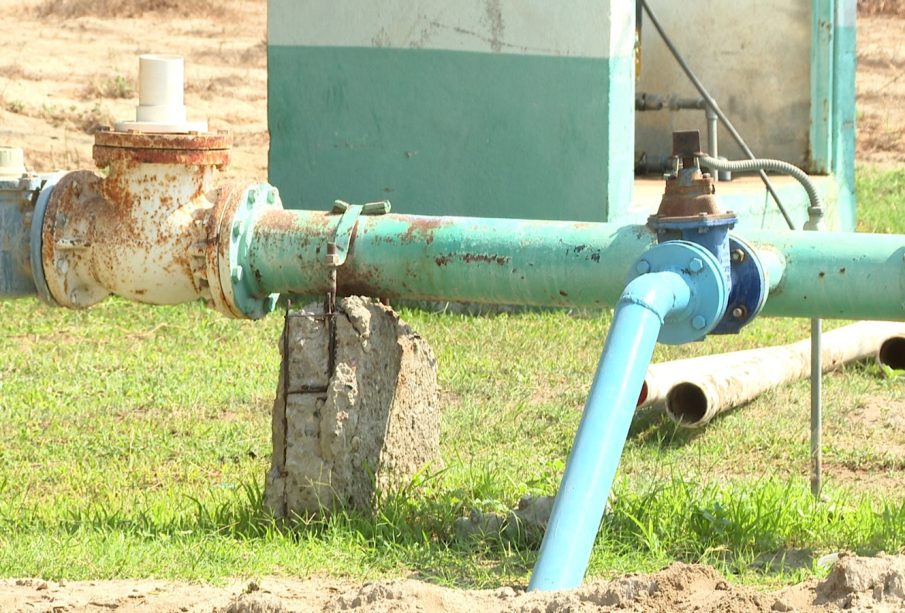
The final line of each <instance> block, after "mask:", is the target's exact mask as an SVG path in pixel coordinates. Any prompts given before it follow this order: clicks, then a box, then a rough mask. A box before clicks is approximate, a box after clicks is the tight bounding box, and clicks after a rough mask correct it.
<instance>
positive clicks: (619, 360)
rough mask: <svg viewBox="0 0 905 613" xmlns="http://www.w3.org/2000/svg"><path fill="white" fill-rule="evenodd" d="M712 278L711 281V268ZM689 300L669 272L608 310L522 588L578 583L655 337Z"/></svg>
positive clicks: (634, 287) (641, 281)
mask: <svg viewBox="0 0 905 613" xmlns="http://www.w3.org/2000/svg"><path fill="white" fill-rule="evenodd" d="M714 274H716V275H717V276H718V275H719V272H718V270H717V267H714ZM690 299H691V290H690V289H689V286H688V283H687V282H686V280H685V279H684V278H683V277H682V276H681V275H679V274H677V273H675V272H656V273H650V274H645V275H642V276H640V277H638V278H637V279H635V280H634V281H632V282H631V283H629V285H628V286H626V288H625V291H624V292H623V294H622V296H621V298H620V300H619V302H618V304H617V305H616V311H615V314H614V316H613V323H612V325H611V326H610V331H609V334H608V335H607V339H606V344H605V345H604V349H603V355H602V356H601V358H600V364H599V365H598V367H597V372H596V374H595V375H594V382H593V384H592V386H591V392H590V395H589V396H588V400H587V403H586V404H585V409H584V414H583V415H582V418H581V423H580V424H579V426H578V432H577V434H576V435H575V443H574V444H573V446H572V451H571V453H570V454H569V460H568V463H567V466H566V471H565V474H564V475H563V479H562V483H561V484H560V487H559V491H558V492H557V495H556V500H555V502H554V504H553V511H552V513H551V515H550V521H549V522H548V523H547V529H546V532H545V533H544V540H543V543H542V544H541V549H540V553H539V555H538V561H537V563H536V564H535V566H534V571H533V573H532V575H531V582H530V584H529V586H528V589H529V590H563V589H574V588H577V587H579V586H580V585H581V582H582V579H583V578H584V574H585V571H586V570H587V566H588V561H589V560H590V557H591V550H592V549H593V547H594V540H595V538H596V536H597V531H598V529H599V527H600V520H601V519H602V517H603V512H604V509H605V506H606V501H607V498H608V496H609V493H610V489H611V488H612V485H613V479H614V478H615V476H616V469H617V467H618V466H619V459H620V457H621V455H622V449H623V447H624V446H625V440H626V437H627V436H628V431H629V427H630V426H631V423H632V417H633V416H634V414H635V407H636V405H637V402H638V394H639V393H640V391H641V385H642V384H643V382H644V375H645V373H646V372H647V367H648V366H649V365H650V360H651V357H652V355H653V351H654V346H655V345H656V342H657V336H658V335H659V333H660V329H661V326H662V325H663V322H664V320H665V319H666V318H667V317H668V316H670V315H671V314H673V313H676V312H680V311H682V310H683V309H685V308H686V306H688V304H689V301H690Z"/></svg>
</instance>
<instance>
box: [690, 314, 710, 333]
mask: <svg viewBox="0 0 905 613" xmlns="http://www.w3.org/2000/svg"><path fill="white" fill-rule="evenodd" d="M691 327H692V328H694V329H695V330H703V329H704V328H705V327H707V319H706V318H705V317H704V316H703V315H695V316H694V318H693V319H692V320H691Z"/></svg>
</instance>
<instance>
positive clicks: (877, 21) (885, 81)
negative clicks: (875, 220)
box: [857, 0, 905, 168]
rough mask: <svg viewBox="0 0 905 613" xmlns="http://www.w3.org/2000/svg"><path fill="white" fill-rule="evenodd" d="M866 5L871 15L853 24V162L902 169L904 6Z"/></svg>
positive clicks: (904, 140) (904, 160)
mask: <svg viewBox="0 0 905 613" xmlns="http://www.w3.org/2000/svg"><path fill="white" fill-rule="evenodd" d="M859 4H860V3H859ZM870 4H873V5H875V6H874V10H872V11H871V13H872V14H871V15H870V16H864V15H860V16H859V18H858V73H857V95H858V103H857V131H858V151H857V160H858V163H859V164H868V165H872V166H880V167H884V168H890V167H895V166H899V167H900V166H902V165H903V164H905V104H902V101H903V100H905V35H903V34H905V0H903V1H899V2H888V3H883V2H873V3H870ZM881 5H882V6H881ZM893 5H894V6H893ZM896 7H897V8H896ZM859 8H860V7H859ZM881 8H882V9H883V10H882V11H881V10H880V9H881ZM893 9H895V10H893Z"/></svg>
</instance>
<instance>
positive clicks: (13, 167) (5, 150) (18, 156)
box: [0, 147, 25, 177]
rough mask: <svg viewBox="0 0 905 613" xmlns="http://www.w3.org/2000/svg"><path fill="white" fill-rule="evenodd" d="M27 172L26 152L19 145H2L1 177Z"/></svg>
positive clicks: (0, 158)
mask: <svg viewBox="0 0 905 613" xmlns="http://www.w3.org/2000/svg"><path fill="white" fill-rule="evenodd" d="M24 174H25V152H24V151H22V149H20V148H19V147H0V177H21V176H22V175H24Z"/></svg>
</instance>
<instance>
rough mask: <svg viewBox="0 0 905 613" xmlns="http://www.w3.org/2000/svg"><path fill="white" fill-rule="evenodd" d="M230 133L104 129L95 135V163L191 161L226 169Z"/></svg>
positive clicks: (230, 142) (194, 163) (98, 164)
mask: <svg viewBox="0 0 905 613" xmlns="http://www.w3.org/2000/svg"><path fill="white" fill-rule="evenodd" d="M231 147H232V136H231V135H230V133H229V132H225V131H221V132H214V133H203V134H202V133H198V134H195V133H187V134H150V133H145V132H117V131H112V130H108V131H102V132H98V133H97V134H95V135H94V150H93V154H94V162H95V164H97V166H98V167H99V168H103V167H105V166H109V165H110V164H111V163H112V162H117V161H129V162H137V163H144V164H191V165H200V166H217V167H219V168H224V167H226V166H227V165H228V164H229V155H230V148H231Z"/></svg>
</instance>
